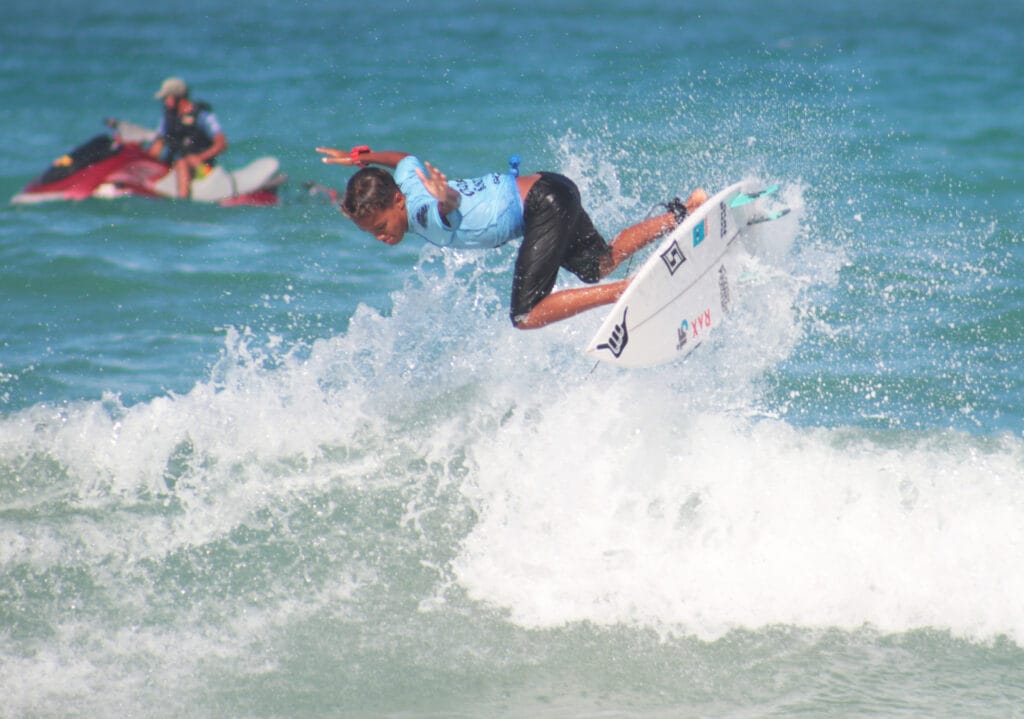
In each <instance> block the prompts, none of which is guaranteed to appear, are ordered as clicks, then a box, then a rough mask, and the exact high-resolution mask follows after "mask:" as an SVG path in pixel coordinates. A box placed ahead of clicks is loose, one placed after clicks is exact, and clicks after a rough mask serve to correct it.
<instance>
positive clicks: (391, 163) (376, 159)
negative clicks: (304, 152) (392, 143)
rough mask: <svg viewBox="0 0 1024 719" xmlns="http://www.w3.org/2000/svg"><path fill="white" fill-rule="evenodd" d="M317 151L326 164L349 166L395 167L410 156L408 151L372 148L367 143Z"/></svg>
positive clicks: (319, 148)
mask: <svg viewBox="0 0 1024 719" xmlns="http://www.w3.org/2000/svg"><path fill="white" fill-rule="evenodd" d="M316 151H317V152H319V153H320V154H321V155H323V158H321V161H322V162H323V163H324V164H325V165H345V166H347V167H352V166H359V167H366V166H367V165H369V164H374V165H382V166H384V167H390V168H394V167H395V166H397V165H398V163H399V162H401V161H402V159H403V158H405V157H408V156H409V153H408V152H398V151H397V150H371V149H370V148H369V147H367V146H366V145H357V146H356V147H353V148H352V149H351V150H338V149H336V148H333V147H318V148H316Z"/></svg>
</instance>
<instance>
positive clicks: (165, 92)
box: [153, 77, 188, 100]
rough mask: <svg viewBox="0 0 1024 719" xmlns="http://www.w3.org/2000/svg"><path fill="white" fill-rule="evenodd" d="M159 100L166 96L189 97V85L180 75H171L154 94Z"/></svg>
mask: <svg viewBox="0 0 1024 719" xmlns="http://www.w3.org/2000/svg"><path fill="white" fill-rule="evenodd" d="M153 97H155V98H156V99H157V100H163V99H164V98H165V97H188V85H186V84H185V81H184V80H182V79H181V78H180V77H169V78H167V79H166V80H164V84H163V85H161V86H160V91H159V92H158V93H157V94H156V95H154V96H153Z"/></svg>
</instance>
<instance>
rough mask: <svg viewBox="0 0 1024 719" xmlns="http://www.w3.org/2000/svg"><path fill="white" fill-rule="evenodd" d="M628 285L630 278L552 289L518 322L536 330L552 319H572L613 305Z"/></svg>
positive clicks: (525, 328) (520, 325) (521, 327)
mask: <svg viewBox="0 0 1024 719" xmlns="http://www.w3.org/2000/svg"><path fill="white" fill-rule="evenodd" d="M628 286H629V280H619V281H618V282H609V283H608V284H606V285H591V286H589V287H577V288H574V289H571V290H561V291H560V292H552V293H551V294H550V295H548V296H547V297H545V298H544V299H542V300H541V301H540V302H538V303H537V305H536V306H535V307H534V308H533V309H532V310H530V313H529V314H528V315H526V317H524V318H522V319H518V320H516V323H515V325H516V327H517V328H518V329H521V330H535V329H537V328H538V327H544V326H545V325H549V324H551V323H552V322H558V321H559V320H565V319H568V318H570V317H573V316H575V315H578V314H579V313H580V312H586V311H587V310H592V309H594V308H595V307H601V306H602V305H610V304H612V303H614V302H615V301H616V300H618V299H619V297H621V296H622V293H623V292H625V291H626V288H627V287H628Z"/></svg>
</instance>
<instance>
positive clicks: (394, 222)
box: [355, 192, 409, 245]
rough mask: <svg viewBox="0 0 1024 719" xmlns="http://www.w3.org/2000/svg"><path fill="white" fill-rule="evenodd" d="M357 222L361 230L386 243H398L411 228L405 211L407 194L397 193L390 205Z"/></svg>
mask: <svg viewBox="0 0 1024 719" xmlns="http://www.w3.org/2000/svg"><path fill="white" fill-rule="evenodd" d="M355 223H356V226H357V227H358V228H359V229H360V230H363V231H364V232H369V233H370V234H371V235H373V236H374V237H376V238H377V239H378V240H380V241H381V242H383V243H384V244H385V245H397V244H398V243H399V242H401V241H402V237H403V236H404V235H405V232H406V230H408V229H409V218H408V216H407V215H406V213H405V195H403V194H402V193H400V192H398V193H395V201H394V202H393V203H392V204H391V206H390V207H385V208H384V209H383V210H377V211H376V212H371V213H370V214H369V215H366V216H365V217H362V218H360V219H358V220H355Z"/></svg>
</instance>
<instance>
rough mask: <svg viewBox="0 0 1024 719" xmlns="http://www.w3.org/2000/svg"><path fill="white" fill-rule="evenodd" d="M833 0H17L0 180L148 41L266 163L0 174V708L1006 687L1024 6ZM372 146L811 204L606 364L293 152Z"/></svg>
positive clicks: (933, 704) (355, 708)
mask: <svg viewBox="0 0 1024 719" xmlns="http://www.w3.org/2000/svg"><path fill="white" fill-rule="evenodd" d="M844 5H845V6H835V7H832V6H829V5H828V4H827V3H825V4H823V3H812V2H807V1H806V0H793V1H792V2H783V3H764V2H753V1H752V0H727V1H726V2H724V3H721V4H718V5H713V6H707V5H700V4H697V3H668V2H664V3H657V2H644V1H632V2H623V0H615V1H614V2H612V1H610V0H608V1H605V0H597V1H594V0H588V1H586V2H584V1H583V0H569V1H568V2H562V3H557V4H555V3H542V2H538V1H537V0H529V1H528V2H524V3H516V4H514V5H508V4H502V3H478V2H472V1H471V0H440V1H439V2H435V3H411V2H400V1H399V0H379V1H378V2H374V3H365V4H360V5H357V4H355V3H348V2H328V1H326V0H311V1H308V2H296V3H272V2H265V1H264V0H254V1H252V2H245V3H238V2H226V1H225V0H206V1H205V2H197V1H190V2H184V3H176V4H173V6H171V5H155V6H150V5H145V4H142V3H132V2H129V3H125V2H114V1H113V0H93V1H92V2H89V3H81V2H71V1H70V0H52V1H48V2H43V3H36V4H28V3H15V4H14V5H13V6H12V7H5V9H4V10H3V16H4V22H3V23H0V98H2V102H0V126H2V129H3V135H4V138H5V140H4V152H3V160H2V162H0V195H2V196H4V197H10V196H12V195H13V194H15V192H17V190H18V189H19V188H20V187H22V186H23V185H24V184H25V183H27V182H28V181H29V180H31V179H32V178H33V177H34V176H36V175H38V174H39V173H40V172H42V170H43V169H44V168H45V167H46V166H47V165H48V163H49V162H50V161H51V160H52V159H53V158H54V157H57V156H59V155H60V154H63V153H64V152H66V151H67V150H69V149H70V148H71V147H73V146H75V145H77V144H78V143H80V142H82V141H84V140H85V139H87V138H88V137H90V136H91V135H93V134H95V133H97V132H99V131H101V130H102V126H101V124H100V121H101V119H102V118H104V117H110V116H116V117H120V118H122V119H127V120H131V121H133V122H138V123H141V124H149V125H153V124H155V122H156V120H157V117H158V113H159V106H158V103H157V102H156V101H154V100H153V99H152V95H153V93H154V92H155V91H156V89H157V88H158V87H159V84H160V81H161V80H162V79H163V78H164V77H165V76H167V75H171V74H178V75H182V76H184V77H186V78H187V79H188V80H189V82H190V83H191V84H192V86H193V87H194V92H195V94H196V96H198V97H200V98H203V99H206V100H208V101H209V102H211V104H213V106H214V108H215V110H216V112H217V114H218V117H219V118H220V120H221V122H222V124H223V125H224V127H225V130H226V132H227V135H228V139H229V143H230V148H229V150H228V153H227V155H226V156H225V159H224V164H226V165H228V166H238V165H241V164H243V163H244V162H246V161H248V160H250V159H253V158H255V157H257V156H260V155H267V154H269V155H274V156H276V157H278V158H279V159H280V161H281V163H282V167H283V169H284V170H285V171H286V172H287V173H288V175H289V182H288V184H287V185H286V187H285V188H284V190H283V192H282V203H281V205H280V206H278V207H274V208H217V207H206V206H197V205H191V204H187V203H170V202H162V201H154V200H143V199H126V200H118V201H100V200H90V201H85V202H81V203H75V204H49V205H40V206H33V207H22V206H19V207H14V206H9V205H7V204H2V205H0V268H2V269H0V697H3V698H2V700H0V716H3V717H109V716H131V717H190V718H196V717H211V718H213V717H218V718H219V717H402V718H404V719H423V718H427V717H429V718H431V719H433V718H435V717H552V718H554V717H602V718H607V717H629V718H631V719H635V718H641V719H647V718H655V717H657V718H659V719H660V718H663V717H737V718H738V717H743V718H744V719H746V718H749V717H781V716H786V717H789V716H809V717H822V716H828V717H868V716H871V717H877V716H885V717H1020V716H1024V708H1022V707H1024V599H1022V597H1024V570H1022V567H1024V369H1022V367H1021V363H1020V357H1021V356H1022V354H1024V309H1022V308H1024V242H1022V238H1024V221H1022V219H1024V212H1022V210H1024V207H1022V200H1021V198H1022V190H1024V170H1022V167H1024V163H1022V160H1024V149H1022V148H1024V83H1022V81H1021V75H1020V68H1021V67H1022V66H1024V50H1022V49H1021V45H1020V42H1019V30H1020V28H1021V27H1024V5H1022V4H1021V3H1019V2H1004V1H1003V0H977V1H976V2H974V3H970V4H967V3H962V2H953V1H952V0H938V1H936V2H931V3H916V2H900V1H896V2H893V1H891V0H890V1H885V2H883V0H864V1H862V2H859V3H846V4H844ZM364 143H365V144H369V145H371V146H373V147H374V148H377V149H397V150H406V151H410V152H414V153H416V154H418V155H420V156H422V157H424V158H425V159H429V160H430V161H432V162H434V163H435V164H436V165H438V166H439V167H441V168H442V169H443V170H444V171H445V172H447V173H448V174H449V176H453V177H457V176H474V175H478V174H482V173H484V172H487V171H492V170H502V169H503V168H504V167H505V166H506V161H507V158H508V157H509V155H511V154H513V153H516V154H519V155H520V156H521V157H522V158H523V171H524V172H531V171H535V170H539V169H550V170H557V171H561V172H565V173H567V174H569V175H571V176H572V177H574V178H575V179H576V180H577V181H578V183H579V185H580V187H581V190H582V192H583V195H584V201H585V204H586V205H587V206H588V207H589V208H590V209H591V211H592V215H593V217H594V218H595V221H596V223H597V224H598V226H599V227H600V228H602V229H603V230H604V231H606V233H607V234H609V235H612V234H614V233H615V232H617V231H618V230H621V229H622V228H624V227H626V226H628V225H629V224H630V223H631V222H634V221H636V220H638V219H642V218H643V217H645V216H646V215H647V214H648V213H649V212H651V211H652V208H653V207H654V206H655V205H656V204H657V203H659V202H663V201H665V200H667V199H668V198H670V197H672V196H673V195H676V194H683V193H685V192H688V191H689V189H690V188H692V187H694V186H698V185H699V186H703V187H705V188H707V189H708V190H709V191H716V190H717V189H720V188H722V187H724V186H725V185H726V184H729V183H731V182H734V181H736V180H738V179H744V178H747V179H753V180H756V181H758V182H764V183H779V184H780V185H781V186H782V189H781V191H780V195H781V197H782V198H783V199H784V200H785V201H786V202H787V204H788V205H789V206H790V207H792V208H793V210H794V211H793V213H792V216H791V219H792V220H793V221H794V223H793V225H792V226H793V227H795V228H796V235H795V237H793V238H787V237H783V236H782V235H781V233H780V234H779V235H778V236H776V237H773V238H770V239H766V240H765V241H764V242H762V243H758V244H756V245H751V244H749V243H748V244H747V245H745V246H744V248H743V249H744V259H743V262H744V267H745V273H746V274H745V276H746V280H745V283H744V285H743V287H742V292H741V293H740V296H739V297H738V298H737V302H736V305H737V309H736V311H735V312H734V314H733V315H732V317H731V318H730V321H729V323H728V324H727V325H726V326H723V327H721V328H719V329H718V330H717V334H716V335H715V336H714V338H713V341H712V342H710V343H707V344H706V345H705V346H703V347H701V349H700V350H699V351H697V352H696V353H694V354H693V355H692V356H691V357H690V358H689V359H687V360H686V361H684V362H681V363H676V364H669V365H666V366H662V367H658V368H653V369H648V370H631V371H622V370H616V369H613V368H610V367H607V366H603V365H601V366H594V364H593V362H592V361H590V360H588V359H586V358H585V357H584V356H583V355H582V354H581V350H582V347H583V346H584V344H585V343H586V341H587V340H588V339H589V338H590V335H591V333H592V332H593V331H595V329H596V327H597V325H598V324H599V323H600V319H601V313H600V312H599V311H598V312H592V313H588V314H584V315H581V316H579V317H576V318H574V319H572V320H570V321H567V322H564V323H560V324H558V325H555V326H551V327H549V328H545V329H542V330H539V331H536V332H518V331H516V330H514V329H512V327H511V325H510V324H509V322H508V318H507V309H506V307H507V301H508V291H509V285H510V275H511V267H512V262H513V260H514V252H515V247H514V246H513V247H506V248H503V249H501V250H498V251H494V252H488V253H470V252H442V251H440V250H436V249H432V248H429V247H425V246H423V245H422V244H418V243H416V242H413V241H407V242H406V243H403V244H402V245H400V246H398V247H397V248H387V247H384V246H383V245H381V244H380V243H377V242H376V241H374V240H373V239H372V238H370V237H369V236H366V235H362V234H360V233H359V232H358V231H357V230H355V228H354V227H353V226H352V225H350V224H348V223H347V222H346V221H345V220H344V219H343V218H342V217H340V216H339V215H338V214H337V212H336V211H335V210H334V209H333V208H332V207H331V206H330V205H329V204H328V203H326V202H325V201H323V199H322V197H314V196H310V195H309V193H308V192H305V191H304V190H303V183H305V182H319V183H323V184H325V185H329V186H333V187H342V186H343V185H344V182H345V181H346V179H347V177H348V175H349V172H350V171H348V170H346V169H343V168H330V167H326V166H324V165H322V164H321V163H320V162H319V160H318V157H317V156H316V155H315V153H314V152H313V148H314V147H316V146H317V145H321V144H326V145H335V146H340V147H348V146H351V145H354V144H364ZM634 267H635V265H634ZM626 271H627V270H623V271H621V272H620V274H624V273H625V272H626ZM572 284H573V281H572V280H571V278H568V277H565V278H563V286H571V285H572Z"/></svg>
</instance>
